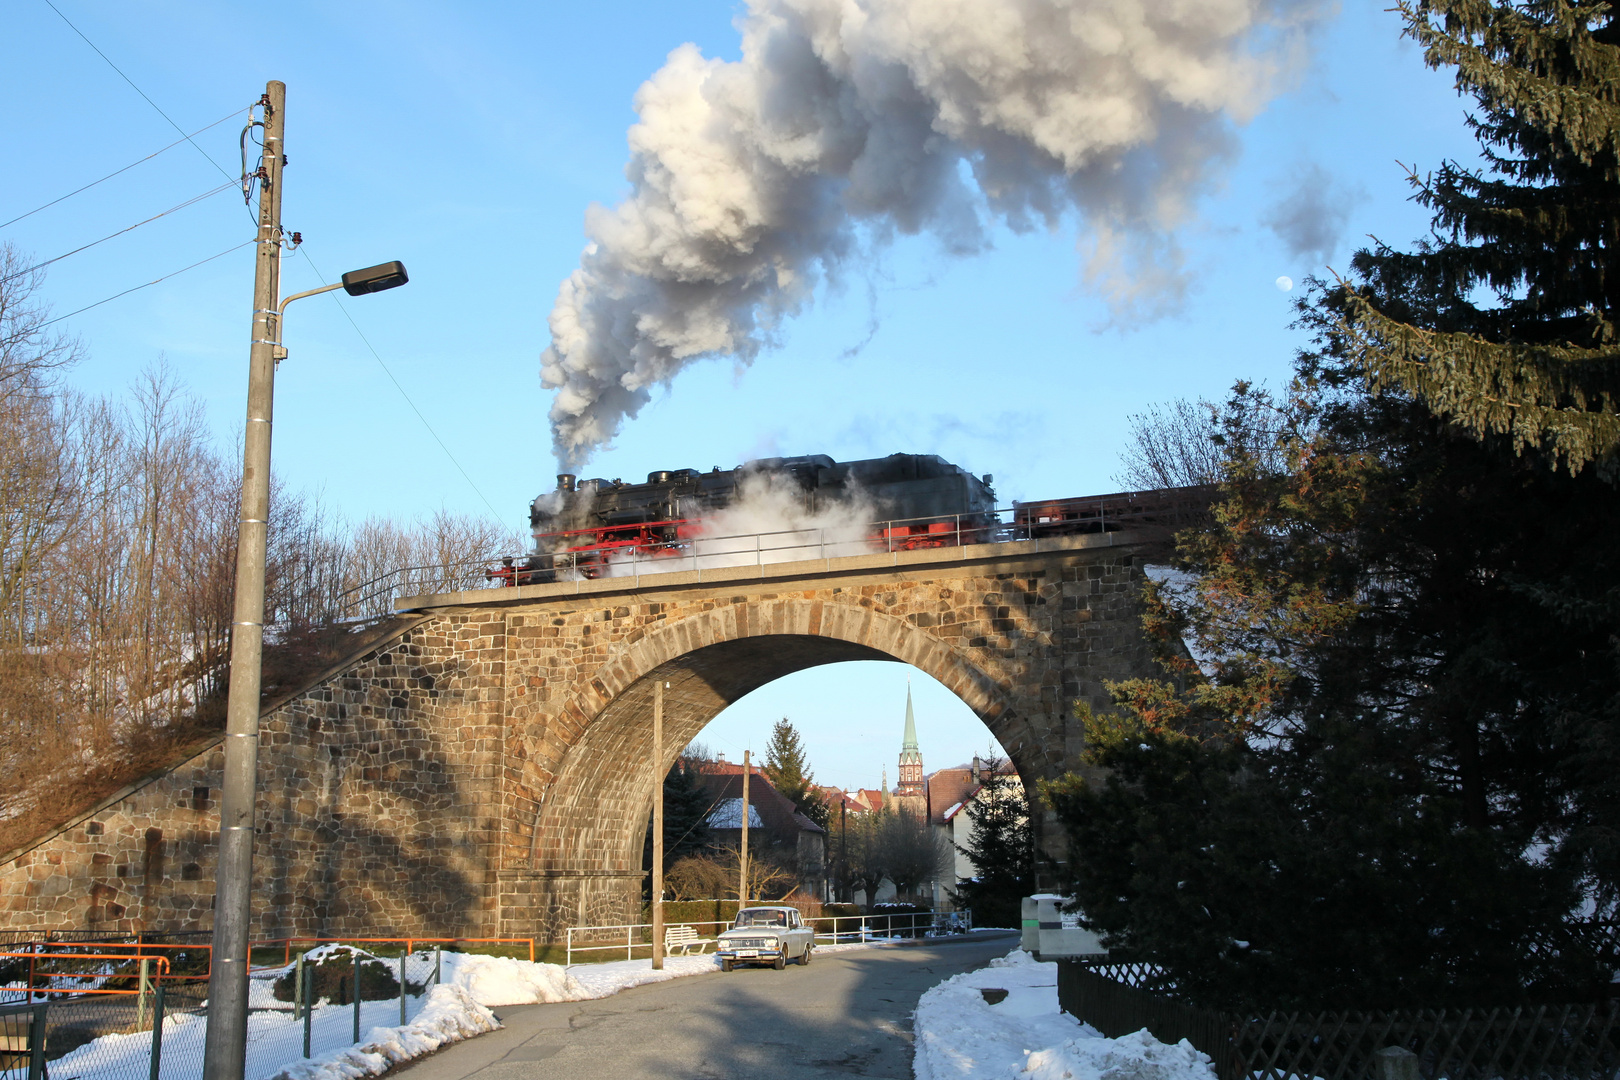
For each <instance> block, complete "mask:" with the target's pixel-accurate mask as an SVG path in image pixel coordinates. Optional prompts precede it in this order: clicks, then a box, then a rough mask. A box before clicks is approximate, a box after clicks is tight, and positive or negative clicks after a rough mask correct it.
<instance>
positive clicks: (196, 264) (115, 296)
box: [39, 240, 258, 330]
mask: <svg viewBox="0 0 1620 1080" xmlns="http://www.w3.org/2000/svg"><path fill="white" fill-rule="evenodd" d="M257 243H258V241H257V240H244V241H242V242H241V243H240V244H237V245H236V246H235V247H228V248H226V249H225V250H224V251H221V252H220V253H219V254H218V255H210V256H208V258H206V259H201V260H199V261H197V262H194V263H192V264H191V265H190V266H183V267H181V268H180V269H179V270H173V271H170V272H169V273H167V274H164V275H163V276H162V277H159V278H153V279H152V280H151V281H148V282H147V283H146V284H145V285H137V286H135V287H134V288H132V289H125V290H124V291H123V292H121V293H114V294H113V295H112V296H109V297H107V299H105V300H97V301H96V302H95V303H93V304H90V305H87V306H86V307H82V308H80V309H79V310H78V311H70V312H68V313H67V314H66V315H58V316H57V317H56V318H54V319H51V320H49V321H48V322H42V323H40V324H39V328H40V329H41V330H43V329H44V328H45V327H47V326H49V325H51V323H59V322H61V321H62V320H63V319H71V318H73V316H75V315H83V314H84V313H85V312H87V311H89V310H90V309H91V308H98V307H100V306H101V305H102V304H107V303H111V302H112V301H114V300H117V299H118V298H119V297H121V296H128V295H129V294H130V293H132V292H140V291H141V290H142V289H144V288H146V287H147V286H149V285H156V284H157V283H158V282H160V281H166V280H168V279H169V278H172V277H175V276H177V275H179V274H183V273H185V272H186V271H187V270H195V269H197V267H199V266H201V265H202V264H203V263H211V262H213V261H214V260H215V259H222V258H224V257H225V256H226V255H229V254H230V253H231V252H233V251H238V250H240V249H242V248H245V247H248V246H250V245H252V244H257Z"/></svg>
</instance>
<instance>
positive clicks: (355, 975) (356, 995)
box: [349, 950, 360, 1042]
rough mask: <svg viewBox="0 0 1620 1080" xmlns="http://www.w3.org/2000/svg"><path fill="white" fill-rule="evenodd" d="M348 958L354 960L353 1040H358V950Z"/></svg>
mask: <svg viewBox="0 0 1620 1080" xmlns="http://www.w3.org/2000/svg"><path fill="white" fill-rule="evenodd" d="M349 959H350V960H352V961H353V962H354V1041H355V1042H359V1041H360V953H359V950H356V951H354V952H351V953H350V954H349Z"/></svg>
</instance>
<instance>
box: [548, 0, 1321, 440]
mask: <svg viewBox="0 0 1620 1080" xmlns="http://www.w3.org/2000/svg"><path fill="white" fill-rule="evenodd" d="M1328 2H1329V0H751V2H750V4H749V7H748V11H747V13H746V14H745V15H744V16H743V17H742V18H741V20H740V22H739V26H740V29H741V31H742V39H743V40H742V58H741V59H740V60H738V61H736V62H722V61H719V60H713V59H708V58H705V57H704V56H703V55H702V54H701V53H700V52H699V51H698V50H697V48H696V47H694V46H691V45H683V46H681V47H680V48H678V49H676V50H675V51H674V52H672V53H670V55H669V59H668V61H667V62H666V63H665V65H664V67H663V68H662V69H660V70H659V71H658V72H657V73H655V74H654V75H653V76H652V78H651V79H649V80H648V81H647V83H646V84H645V85H643V86H642V88H641V90H640V91H639V92H638V93H637V95H636V101H635V105H636V109H637V112H638V114H639V117H640V119H639V121H638V122H637V123H636V124H635V126H634V127H632V128H631V129H630V135H629V142H630V164H629V165H628V167H627V169H626V173H627V176H628V179H629V181H630V185H631V194H630V196H629V197H628V198H626V199H625V201H623V202H622V203H620V204H619V205H618V206H615V207H612V208H605V207H600V206H596V207H592V208H591V209H590V211H589V212H588V213H587V216H586V231H587V233H588V235H589V237H590V244H589V245H588V246H587V247H586V249H585V251H584V254H583V255H582V256H581V259H580V266H579V269H578V270H576V271H575V272H574V273H573V274H572V275H571V276H570V277H569V278H568V279H567V280H566V281H565V282H563V284H562V286H561V288H560V289H559V291H558V295H557V301H556V305H555V307H554V308H553V310H552V313H551V319H550V324H551V336H552V340H551V346H550V347H549V348H548V349H547V350H546V352H545V354H544V356H543V358H542V381H543V383H544V385H546V386H547V387H551V388H555V389H556V391H557V394H556V397H555V399H554V401H553V404H552V409H551V423H552V433H553V442H554V445H555V448H556V452H557V455H558V457H559V459H560V460H561V461H562V462H563V463H564V464H566V465H570V466H572V465H577V464H578V463H580V462H582V461H583V460H584V459H585V458H587V457H588V456H589V455H590V454H591V452H592V451H593V450H594V449H595V448H597V447H599V446H601V445H602V444H604V443H605V442H607V441H608V440H609V439H611V438H612V437H613V435H614V434H615V433H616V432H617V431H618V430H619V428H620V426H621V425H622V423H623V422H624V420H625V419H626V418H627V417H631V416H634V415H635V414H636V412H637V411H638V410H639V409H640V408H641V407H642V406H643V405H645V404H646V403H647V402H648V400H649V399H650V390H651V388H652V387H653V386H656V385H658V384H660V383H667V382H668V381H669V380H671V379H672V378H673V377H674V376H675V375H676V374H677V373H678V372H680V371H681V369H683V368H684V367H686V366H687V365H688V364H690V363H693V362H694V361H696V360H698V359H701V358H703V357H710V356H731V357H734V358H736V359H737V360H738V361H739V362H742V363H748V362H750V361H751V360H752V359H753V358H754V357H755V356H756V355H757V354H758V353H759V351H760V350H761V349H762V348H764V347H766V346H768V345H770V344H771V343H772V342H773V341H774V340H775V337H776V335H777V334H778V333H779V331H780V328H781V327H782V324H783V322H784V321H785V320H786V319H787V318H789V317H790V316H792V315H794V314H796V313H798V312H799V311H801V310H802V309H803V308H804V307H805V305H806V304H808V303H809V302H810V300H811V299H812V298H813V296H814V294H815V292H816V289H817V288H818V286H819V285H820V284H821V283H822V282H823V281H824V280H826V279H827V278H829V277H832V276H836V275H837V274H838V273H839V272H840V271H841V270H842V269H844V268H846V267H848V266H849V265H850V264H852V263H854V262H856V261H858V260H859V259H860V258H861V253H862V251H863V250H864V246H865V245H867V244H871V243H878V242H881V241H882V240H884V239H885V238H887V237H889V236H892V235H894V234H896V233H899V234H917V233H925V232H926V233H929V234H931V235H933V236H935V237H937V238H938V240H939V241H940V242H941V244H942V245H943V246H944V248H945V249H946V250H947V251H949V252H952V253H954V254H958V255H971V254H973V253H975V252H978V251H981V250H983V249H984V248H985V247H986V246H987V243H988V239H987V238H988V233H989V230H990V228H991V227H993V226H994V225H995V224H996V223H998V222H999V223H1004V224H1006V225H1008V226H1010V227H1011V228H1013V229H1018V230H1026V229H1032V228H1037V227H1042V226H1044V227H1047V228H1054V227H1056V226H1057V225H1059V224H1060V223H1061V221H1062V220H1063V218H1064V216H1065V215H1067V214H1071V213H1073V214H1074V215H1075V216H1076V218H1077V219H1078V221H1079V223H1080V229H1081V235H1080V246H1081V251H1082V264H1083V270H1084V275H1085V278H1086V280H1087V282H1088V283H1089V284H1090V285H1091V287H1092V288H1094V289H1096V290H1097V291H1099V292H1100V293H1101V294H1102V295H1103V296H1104V297H1105V298H1106V299H1107V300H1108V301H1109V303H1110V304H1111V305H1113V307H1114V309H1115V311H1116V313H1118V312H1126V311H1129V310H1131V309H1132V308H1133V307H1136V306H1140V305H1144V304H1146V305H1148V306H1151V305H1153V304H1154V303H1156V302H1159V301H1161V300H1162V299H1163V298H1164V297H1167V296H1168V297H1172V298H1173V297H1174V296H1176V295H1177V293H1178V292H1179V291H1180V289H1181V288H1182V285H1183V282H1182V276H1181V269H1180V259H1179V253H1178V251H1177V249H1176V246H1175V243H1174V239H1173V231H1174V229H1175V228H1176V226H1177V225H1178V224H1180V223H1182V222H1183V221H1185V220H1186V219H1187V217H1188V216H1189V215H1190V213H1191V208H1192V204H1193V202H1194V200H1195V199H1196V197H1197V196H1198V194H1199V193H1200V192H1201V191H1202V190H1203V189H1204V188H1205V187H1206V186H1207V185H1208V183H1209V182H1210V180H1211V179H1212V178H1213V177H1214V176H1215V175H1216V173H1217V172H1218V169H1219V166H1220V165H1221V163H1222V162H1223V161H1224V160H1225V159H1226V158H1227V157H1229V156H1230V154H1231V152H1232V149H1233V145H1234V141H1233V135H1232V129H1233V125H1234V124H1235V123H1242V122H1243V121H1245V120H1247V119H1248V118H1249V117H1250V116H1251V115H1253V113H1254V112H1255V110H1257V109H1258V108H1259V107H1261V106H1262V105H1263V104H1264V103H1265V102H1266V101H1267V100H1268V98H1269V97H1270V96H1271V95H1272V94H1273V93H1274V92H1275V91H1276V89H1277V87H1278V85H1279V84H1280V82H1281V81H1282V80H1283V78H1284V77H1285V76H1286V75H1287V73H1288V72H1289V71H1291V70H1292V69H1293V68H1294V67H1295V65H1296V62H1297V60H1298V53H1299V51H1300V49H1301V48H1302V46H1301V40H1302V35H1303V33H1304V30H1305V29H1306V27H1307V24H1308V23H1309V22H1310V21H1311V20H1312V19H1314V18H1315V16H1316V15H1317V14H1318V13H1319V11H1320V10H1321V9H1323V8H1325V7H1326V6H1327V5H1328Z"/></svg>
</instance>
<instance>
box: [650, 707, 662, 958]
mask: <svg viewBox="0 0 1620 1080" xmlns="http://www.w3.org/2000/svg"><path fill="white" fill-rule="evenodd" d="M652 760H653V823H652V831H653V856H652V859H653V864H652V966H653V970H654V971H662V970H664V774H663V771H662V770H663V767H664V680H663V679H659V680H658V681H657V682H655V683H653V751H652Z"/></svg>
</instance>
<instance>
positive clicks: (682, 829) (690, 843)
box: [641, 758, 714, 893]
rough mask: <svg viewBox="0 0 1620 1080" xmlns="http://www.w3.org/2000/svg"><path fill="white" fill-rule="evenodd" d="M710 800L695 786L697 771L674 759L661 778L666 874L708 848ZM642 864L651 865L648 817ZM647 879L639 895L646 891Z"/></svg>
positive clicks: (650, 880) (648, 882)
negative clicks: (662, 786)
mask: <svg viewBox="0 0 1620 1080" xmlns="http://www.w3.org/2000/svg"><path fill="white" fill-rule="evenodd" d="M713 809H714V801H713V800H712V799H711V798H710V797H709V794H708V792H707V791H705V790H704V788H703V786H702V785H701V784H699V783H698V779H697V770H696V769H695V768H693V767H692V766H691V765H690V763H689V762H688V761H687V760H686V759H685V758H681V759H678V760H677V761H676V762H675V764H674V765H673V766H671V767H670V770H669V773H668V774H667V775H665V777H664V871H665V873H668V872H669V869H670V867H672V866H674V865H675V864H676V863H677V862H679V861H680V860H681V859H684V858H687V857H689V856H695V855H701V854H703V853H704V852H706V851H707V850H708V848H709V825H708V818H709V812H710V811H711V810H713ZM641 862H642V865H643V866H647V867H651V866H652V818H651V815H650V814H649V816H648V819H647V839H646V842H645V844H644V845H643V850H642V859H641ZM651 888H652V879H651V878H650V877H649V878H648V879H647V882H646V884H645V885H644V886H643V892H644V893H646V892H650V890H651Z"/></svg>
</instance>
